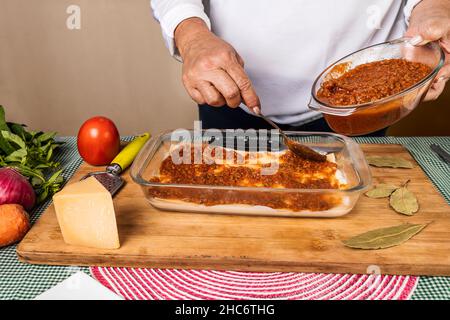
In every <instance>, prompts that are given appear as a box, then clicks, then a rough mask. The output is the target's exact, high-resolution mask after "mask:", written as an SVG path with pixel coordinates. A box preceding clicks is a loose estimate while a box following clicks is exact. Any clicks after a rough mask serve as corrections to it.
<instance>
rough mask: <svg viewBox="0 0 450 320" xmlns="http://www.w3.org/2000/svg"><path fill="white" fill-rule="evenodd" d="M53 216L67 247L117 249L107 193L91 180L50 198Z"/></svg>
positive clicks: (96, 182) (114, 226)
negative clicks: (54, 214) (52, 205)
mask: <svg viewBox="0 0 450 320" xmlns="http://www.w3.org/2000/svg"><path fill="white" fill-rule="evenodd" d="M53 202H54V205H55V211H56V217H57V219H58V223H59V227H60V228H61V232H62V235H63V238H64V241H65V242H66V243H67V244H71V245H78V246H85V247H92V248H100V249H116V248H119V247H120V243H119V234H118V232H117V223H116V215H115V212H114V205H113V201H112V197H111V194H110V193H109V192H108V190H106V188H105V187H103V185H102V184H101V183H100V182H98V181H97V179H95V178H94V177H90V178H87V179H85V180H82V181H78V182H75V183H72V184H69V185H67V186H66V187H65V188H64V189H62V190H61V191H60V192H58V193H56V194H55V195H54V196H53Z"/></svg>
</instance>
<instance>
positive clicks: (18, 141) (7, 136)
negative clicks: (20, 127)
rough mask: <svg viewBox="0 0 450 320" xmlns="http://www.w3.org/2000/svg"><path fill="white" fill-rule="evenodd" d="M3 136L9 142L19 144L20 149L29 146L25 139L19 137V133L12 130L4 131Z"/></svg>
mask: <svg viewBox="0 0 450 320" xmlns="http://www.w3.org/2000/svg"><path fill="white" fill-rule="evenodd" d="M2 136H3V138H5V139H6V140H8V142H9V143H10V144H11V143H13V144H15V145H16V146H18V147H19V148H20V149H26V147H27V146H26V144H25V141H23V140H22V138H21V137H19V136H18V135H17V134H14V133H12V132H10V131H2Z"/></svg>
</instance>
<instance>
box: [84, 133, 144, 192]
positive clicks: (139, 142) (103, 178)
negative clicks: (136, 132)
mask: <svg viewBox="0 0 450 320" xmlns="http://www.w3.org/2000/svg"><path fill="white" fill-rule="evenodd" d="M149 138H150V134H149V133H144V134H142V135H140V136H138V137H136V138H135V139H134V140H133V141H131V142H130V143H129V144H127V145H126V146H125V148H123V149H122V151H120V152H119V154H118V155H117V156H116V157H115V158H114V159H113V160H112V161H111V164H109V165H108V166H107V167H106V170H105V171H99V172H90V173H88V174H87V175H85V176H84V177H83V178H81V180H84V179H86V178H89V177H95V178H96V179H97V180H98V181H99V182H100V183H101V184H102V185H103V186H104V187H105V188H106V189H107V190H108V191H109V193H111V196H114V195H115V194H116V193H117V191H119V189H120V188H122V186H123V185H124V184H125V181H124V180H123V179H122V178H121V177H120V174H121V173H122V172H123V171H124V170H125V169H126V168H128V167H129V166H130V165H131V163H132V162H133V160H134V158H136V156H137V154H138V153H139V151H140V150H141V149H142V147H143V146H144V144H145V143H146V142H147V140H148V139H149Z"/></svg>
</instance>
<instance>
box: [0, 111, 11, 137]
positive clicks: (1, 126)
mask: <svg viewBox="0 0 450 320" xmlns="http://www.w3.org/2000/svg"><path fill="white" fill-rule="evenodd" d="M0 131H9V128H8V126H7V124H6V118H5V109H4V108H3V106H2V105H0Z"/></svg>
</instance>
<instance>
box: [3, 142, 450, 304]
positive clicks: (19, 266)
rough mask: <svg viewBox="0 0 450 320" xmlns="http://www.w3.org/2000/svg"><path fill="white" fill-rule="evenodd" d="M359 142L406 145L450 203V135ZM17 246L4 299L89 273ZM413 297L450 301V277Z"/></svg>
mask: <svg viewBox="0 0 450 320" xmlns="http://www.w3.org/2000/svg"><path fill="white" fill-rule="evenodd" d="M61 139H62V140H63V141H66V144H65V145H64V146H63V147H62V148H61V149H60V151H59V152H58V154H57V158H58V160H59V161H60V162H61V163H62V165H63V168H64V169H65V170H64V178H66V179H68V178H70V177H71V176H72V175H73V173H74V172H75V171H76V170H77V168H78V167H79V166H80V164H81V159H80V157H79V155H78V152H77V148H76V140H75V138H74V137H67V138H61ZM355 140H356V141H357V142H359V143H386V144H402V145H404V146H405V147H406V148H408V150H409V151H410V152H411V153H412V155H413V156H414V158H415V159H416V160H417V162H418V163H419V164H420V165H421V166H422V168H423V169H424V171H425V172H426V174H427V175H428V176H429V177H430V179H431V180H432V181H433V183H434V184H435V186H436V187H437V188H438V189H439V190H440V192H441V193H442V195H443V196H444V198H445V199H446V201H447V203H449V204H450V165H448V164H445V163H444V162H443V161H441V160H440V159H439V157H438V156H437V155H436V154H434V153H433V152H432V151H431V150H430V144H432V143H436V144H439V145H440V146H442V147H443V148H444V149H446V150H447V151H449V152H450V137H430V138H428V137H427V138H425V137H420V138H415V137H407V138H397V137H383V138H355ZM48 204H49V202H47V203H44V204H42V205H41V206H39V207H38V208H36V209H35V210H34V212H32V214H31V220H32V222H34V221H36V220H37V219H38V218H39V216H40V215H41V213H42V212H43V211H44V210H45V208H46V207H47V206H48ZM15 250H16V248H15V246H9V247H6V248H1V249H0V299H32V298H34V297H35V296H37V295H38V294H40V293H42V292H44V291H45V290H47V289H49V288H51V287H53V286H54V285H56V284H57V283H58V282H60V281H62V280H64V279H66V278H68V277H69V276H70V275H71V274H73V273H75V272H76V271H79V270H82V271H84V272H86V273H88V272H89V269H88V268H80V267H76V266H72V267H60V266H39V265H29V264H24V263H20V262H19V261H18V260H17V257H16V252H15ZM412 299H446V300H450V277H420V279H419V283H418V285H417V287H416V289H415V291H414V293H413V295H412Z"/></svg>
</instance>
